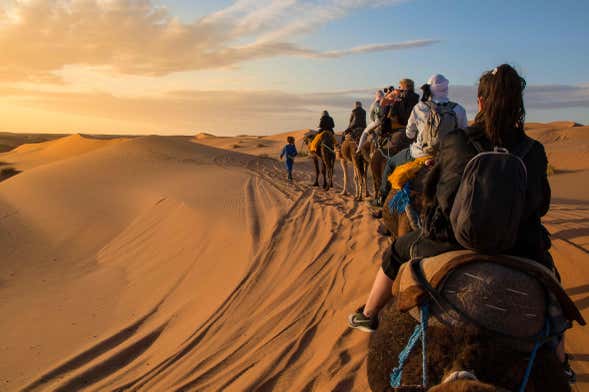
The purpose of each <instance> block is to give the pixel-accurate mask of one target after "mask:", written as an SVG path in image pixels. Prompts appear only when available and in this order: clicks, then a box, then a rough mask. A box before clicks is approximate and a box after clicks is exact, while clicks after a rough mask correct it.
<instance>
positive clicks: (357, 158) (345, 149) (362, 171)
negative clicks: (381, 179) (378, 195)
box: [337, 134, 370, 200]
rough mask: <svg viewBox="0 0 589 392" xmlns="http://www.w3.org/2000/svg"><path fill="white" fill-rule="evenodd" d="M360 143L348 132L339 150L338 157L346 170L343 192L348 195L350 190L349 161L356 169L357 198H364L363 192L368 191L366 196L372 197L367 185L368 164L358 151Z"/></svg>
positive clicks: (355, 195)
mask: <svg viewBox="0 0 589 392" xmlns="http://www.w3.org/2000/svg"><path fill="white" fill-rule="evenodd" d="M357 148H358V143H357V141H356V140H354V137H353V135H352V134H348V135H346V136H345V137H344V141H343V143H342V145H341V148H340V149H339V151H338V154H337V157H338V159H339V161H340V163H341V165H342V170H343V172H344V186H343V189H342V192H341V194H342V195H346V194H347V193H348V192H347V190H348V163H351V164H352V168H353V169H354V185H355V188H356V190H355V193H354V199H355V200H362V194H363V193H364V191H366V197H370V192H369V191H368V186H367V184H366V183H367V171H368V165H367V163H366V161H365V160H364V158H363V157H362V154H359V153H357V152H356V149H357Z"/></svg>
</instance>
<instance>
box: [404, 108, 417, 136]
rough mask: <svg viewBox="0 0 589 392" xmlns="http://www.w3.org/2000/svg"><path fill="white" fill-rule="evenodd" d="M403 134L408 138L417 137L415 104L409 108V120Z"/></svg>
mask: <svg viewBox="0 0 589 392" xmlns="http://www.w3.org/2000/svg"><path fill="white" fill-rule="evenodd" d="M405 135H407V138H409V139H415V138H416V137H417V105H415V106H414V107H413V110H411V114H410V115H409V120H407V127H406V128H405Z"/></svg>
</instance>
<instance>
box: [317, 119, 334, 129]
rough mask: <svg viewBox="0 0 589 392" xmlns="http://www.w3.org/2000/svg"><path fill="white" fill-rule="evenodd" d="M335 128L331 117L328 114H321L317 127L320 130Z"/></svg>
mask: <svg viewBox="0 0 589 392" xmlns="http://www.w3.org/2000/svg"><path fill="white" fill-rule="evenodd" d="M334 128H335V123H334V122H333V118H331V117H330V116H322V117H321V120H319V129H321V130H322V131H332V132H333V129H334Z"/></svg>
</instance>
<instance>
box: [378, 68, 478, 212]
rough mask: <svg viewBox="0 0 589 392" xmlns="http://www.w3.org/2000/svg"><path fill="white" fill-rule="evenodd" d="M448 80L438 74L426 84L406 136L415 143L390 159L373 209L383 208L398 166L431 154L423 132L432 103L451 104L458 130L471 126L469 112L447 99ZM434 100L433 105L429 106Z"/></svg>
mask: <svg viewBox="0 0 589 392" xmlns="http://www.w3.org/2000/svg"><path fill="white" fill-rule="evenodd" d="M448 84H449V82H448V79H446V78H445V77H444V76H443V75H440V74H437V75H433V76H431V77H430V78H429V80H428V82H427V84H425V85H424V86H423V87H422V90H424V94H423V97H422V98H421V102H419V103H418V104H417V105H415V107H414V108H413V109H412V111H411V115H410V116H409V120H408V121H407V128H406V130H405V133H406V135H407V137H408V138H409V139H415V141H414V142H413V143H412V144H411V145H410V146H409V148H406V149H404V150H401V151H399V152H398V153H397V154H396V155H394V156H392V157H391V158H389V159H388V161H387V164H386V167H385V170H384V172H383V175H382V183H381V187H380V191H379V195H378V197H377V198H376V199H375V200H373V201H372V202H371V205H372V206H373V207H382V205H383V204H384V201H385V199H386V197H387V195H388V193H389V192H390V190H391V185H390V183H389V181H388V178H389V176H390V175H391V173H392V172H393V171H394V170H395V168H396V167H397V166H399V165H402V164H404V163H407V162H411V161H413V160H415V159H417V158H421V157H425V156H427V155H429V153H428V152H427V151H426V148H425V146H424V140H423V131H424V129H425V128H426V127H427V126H428V125H429V124H428V123H429V115H430V112H431V109H430V106H429V105H431V103H433V104H435V105H439V104H441V105H444V104H451V105H454V106H453V109H452V110H453V111H454V113H455V116H456V127H457V128H466V127H467V126H468V122H467V118H466V110H464V108H463V107H462V106H461V105H459V104H456V103H452V102H450V101H449V100H448ZM428 101H431V103H428Z"/></svg>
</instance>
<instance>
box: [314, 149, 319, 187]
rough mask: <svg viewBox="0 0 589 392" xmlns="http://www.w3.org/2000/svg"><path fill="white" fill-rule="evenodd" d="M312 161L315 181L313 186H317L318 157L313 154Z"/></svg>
mask: <svg viewBox="0 0 589 392" xmlns="http://www.w3.org/2000/svg"><path fill="white" fill-rule="evenodd" d="M313 163H314V164H315V182H314V183H313V186H319V159H318V158H317V157H316V156H313Z"/></svg>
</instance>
